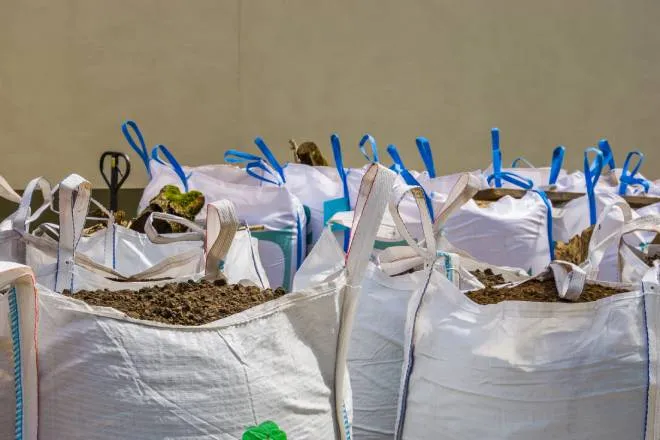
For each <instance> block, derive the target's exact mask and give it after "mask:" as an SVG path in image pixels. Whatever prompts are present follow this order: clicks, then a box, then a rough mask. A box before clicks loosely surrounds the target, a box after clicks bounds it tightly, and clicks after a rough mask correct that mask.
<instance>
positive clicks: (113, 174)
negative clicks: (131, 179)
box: [99, 151, 131, 212]
mask: <svg viewBox="0 0 660 440" xmlns="http://www.w3.org/2000/svg"><path fill="white" fill-rule="evenodd" d="M108 158H110V178H109V179H108V176H107V174H106V166H105V164H106V163H107V159H108ZM120 159H121V160H120ZM121 162H123V163H124V167H123V171H122V167H121V166H120V163H121ZM99 168H100V170H101V176H103V180H105V183H107V184H108V188H109V189H110V211H112V212H117V204H118V194H119V188H121V186H122V185H123V184H124V182H125V181H126V179H127V178H128V175H129V174H130V173H131V162H130V160H129V159H128V156H127V155H126V154H124V153H120V152H117V151H106V152H105V153H103V154H102V155H101V160H100V161H99Z"/></svg>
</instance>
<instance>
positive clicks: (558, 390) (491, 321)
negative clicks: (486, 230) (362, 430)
mask: <svg viewBox="0 0 660 440" xmlns="http://www.w3.org/2000/svg"><path fill="white" fill-rule="evenodd" d="M443 261H444V262H445V264H447V260H446V259H445V258H443ZM449 263H451V262H449ZM555 264H556V263H553V265H555ZM559 272H561V271H559ZM557 274H558V271H555V275H557ZM567 278H568V280H569V281H570V283H569V285H574V284H575V282H578V284H579V282H581V283H584V280H585V278H586V275H585V273H584V272H582V274H581V275H580V276H573V273H569V274H567ZM558 284H561V285H562V286H563V284H562V283H558ZM581 285H583V284H581ZM580 289H581V287H580ZM659 289H660V286H659V284H658V267H656V268H655V269H654V270H652V271H649V273H648V274H646V276H645V279H644V280H643V282H642V283H639V284H638V285H637V287H635V288H630V291H629V292H627V293H621V294H617V295H614V296H611V297H609V298H604V299H601V300H599V301H594V302H588V303H579V304H566V303H534V302H524V301H505V302H501V303H498V304H492V305H478V304H476V303H474V302H472V301H471V300H470V299H469V298H468V297H467V296H465V295H464V293H463V292H461V291H460V290H459V289H457V288H456V286H455V285H454V284H453V283H452V282H451V281H449V280H448V279H446V278H445V277H443V276H440V275H439V274H438V273H437V272H434V271H430V272H429V277H428V278H427V284H426V287H425V288H424V289H420V290H419V291H418V292H417V293H416V294H415V295H414V296H413V298H412V299H411V301H410V303H409V306H408V321H407V326H406V327H407V328H406V334H407V336H406V362H405V365H404V377H403V380H402V383H401V398H400V404H399V418H398V422H397V433H396V437H395V438H397V439H415V440H417V439H448V440H449V439H457V440H458V439H460V440H463V439H477V438H488V439H492V440H498V439H502V440H504V439H507V440H528V439H535V440H544V439H548V440H549V439H552V440H554V439H569V438H570V439H574V440H587V439H594V438H598V439H606V440H621V439H628V438H644V439H646V440H654V439H657V438H658V436H660V431H659V429H660V421H659V420H658V414H657V409H656V402H657V399H658V398H659V397H660V393H659V392H658V387H657V375H658V349H659V348H660V346H658V341H659V339H658V336H660V335H659V334H658V332H659V331H660V324H659V321H658V318H657V317H658V313H659V312H660V298H659V296H658V294H659ZM578 293H579V292H578Z"/></svg>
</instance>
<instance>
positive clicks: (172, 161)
mask: <svg viewBox="0 0 660 440" xmlns="http://www.w3.org/2000/svg"><path fill="white" fill-rule="evenodd" d="M159 153H163V155H164V156H165V159H166V160H167V162H168V163H169V166H170V167H171V168H172V169H173V170H174V172H175V173H176V175H177V176H179V179H180V180H181V183H182V184H183V189H184V191H185V192H188V179H190V176H191V175H192V173H190V174H188V175H187V176H186V173H185V172H184V171H183V167H182V166H181V164H179V162H178V161H177V160H176V158H175V157H174V155H173V154H172V153H170V150H168V149H167V148H166V147H165V145H156V146H155V147H154V148H153V150H151V157H152V159H154V160H156V161H158V162H160V163H162V164H164V165H168V163H165V161H163V160H162V159H161V158H160V157H159Z"/></svg>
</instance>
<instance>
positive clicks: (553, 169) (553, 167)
mask: <svg viewBox="0 0 660 440" xmlns="http://www.w3.org/2000/svg"><path fill="white" fill-rule="evenodd" d="M565 154H566V148H564V146H563V145H559V146H558V147H556V148H555V149H554V150H553V152H552V161H551V162H550V178H549V179H548V184H550V185H554V184H555V183H557V179H558V178H559V173H560V172H561V167H562V166H563V165H564V155H565Z"/></svg>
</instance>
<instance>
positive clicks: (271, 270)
mask: <svg viewBox="0 0 660 440" xmlns="http://www.w3.org/2000/svg"><path fill="white" fill-rule="evenodd" d="M154 151H155V152H157V151H161V152H164V153H165V154H166V157H167V159H168V160H169V161H170V163H171V164H172V166H167V165H165V164H163V163H159V162H157V161H155V160H152V161H151V162H149V169H150V170H151V174H152V176H153V178H152V180H151V181H150V182H149V184H147V186H146V187H145V190H144V193H143V194H142V198H141V200H140V205H139V210H140V211H141V210H143V209H144V208H146V207H147V205H148V203H149V201H150V200H151V199H152V198H153V197H155V196H156V195H157V194H158V192H159V191H160V189H161V188H162V187H163V186H164V185H175V186H177V187H179V188H180V189H181V190H182V191H192V190H197V191H200V192H201V193H202V194H204V197H205V199H206V201H207V202H213V201H216V200H229V201H231V202H233V203H234V205H236V209H237V211H238V212H239V213H240V216H241V220H243V221H245V222H246V223H247V224H248V225H260V226H263V228H264V230H263V231H258V232H254V233H253V236H254V237H255V238H257V240H259V253H260V255H261V260H262V262H263V265H264V268H265V269H266V273H267V274H268V279H269V282H270V285H271V286H274V287H279V286H282V287H284V289H285V290H287V291H288V290H290V289H291V282H292V279H293V275H294V274H295V272H296V270H297V268H298V267H299V266H300V264H302V260H303V258H304V256H305V239H306V236H305V233H306V221H305V210H304V207H303V204H302V203H301V202H300V200H298V198H297V197H295V196H294V195H293V194H292V193H291V192H290V191H289V190H288V189H287V188H286V186H284V184H283V182H279V181H278V182H277V183H275V184H271V183H268V184H264V185H254V184H252V182H254V181H255V180H256V179H255V178H254V177H252V176H250V175H248V174H247V173H246V172H245V170H240V169H238V168H235V170H239V171H240V172H242V173H244V174H245V177H246V179H247V180H241V183H233V182H230V181H226V180H224V178H222V177H218V176H217V175H216V174H213V173H208V174H206V173H201V172H196V171H195V169H192V171H191V173H190V174H186V173H187V172H188V171H184V169H183V168H182V167H181V166H180V165H179V164H178V162H176V159H174V157H173V156H172V155H171V154H170V153H169V152H168V151H167V149H165V148H164V147H162V146H158V150H154ZM154 156H157V155H155V154H154ZM274 177H279V175H276V176H274ZM205 215H206V213H205V211H204V210H202V212H200V213H199V214H198V215H197V218H196V220H198V221H204V217H205Z"/></svg>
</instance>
